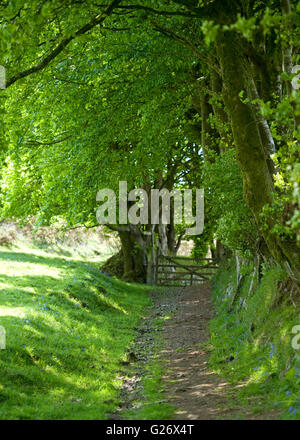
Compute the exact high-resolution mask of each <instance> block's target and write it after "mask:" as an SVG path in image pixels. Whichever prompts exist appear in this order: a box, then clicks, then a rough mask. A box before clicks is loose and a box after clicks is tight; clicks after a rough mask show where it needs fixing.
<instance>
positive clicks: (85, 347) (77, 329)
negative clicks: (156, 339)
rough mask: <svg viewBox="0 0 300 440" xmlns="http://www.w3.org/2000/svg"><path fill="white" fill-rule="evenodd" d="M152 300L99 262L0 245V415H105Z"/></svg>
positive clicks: (111, 407)
mask: <svg viewBox="0 0 300 440" xmlns="http://www.w3.org/2000/svg"><path fill="white" fill-rule="evenodd" d="M149 305H150V298H149V296H148V293H147V288H146V287H143V286H138V285H129V284H127V283H122V282H120V281H117V280H114V279H111V278H109V277H107V276H105V275H103V274H101V273H100V272H99V262H97V263H96V262H95V261H93V262H92V263H90V262H88V261H87V260H85V259H84V258H80V257H79V256H78V255H75V256H74V255H73V256H72V255H69V256H64V255H61V253H60V254H58V253H55V252H52V253H49V251H48V250H47V249H45V250H41V249H39V248H37V247H36V248H32V247H30V248H27V247H26V245H24V244H23V245H22V246H19V247H15V248H10V249H9V248H5V247H0V325H1V326H3V327H4V328H5V330H6V349H5V350H0V369H1V377H0V419H105V418H106V413H107V412H111V411H113V410H114V409H115V407H116V405H117V404H118V393H119V389H120V386H121V381H120V380H116V379H115V377H116V376H118V372H119V370H120V362H122V361H124V360H125V359H126V352H127V349H128V347H129V346H130V345H131V343H132V341H133V339H134V336H135V332H134V328H135V327H136V326H137V325H138V322H139V320H140V318H141V317H142V316H143V314H144V313H145V308H146V307H147V306H149Z"/></svg>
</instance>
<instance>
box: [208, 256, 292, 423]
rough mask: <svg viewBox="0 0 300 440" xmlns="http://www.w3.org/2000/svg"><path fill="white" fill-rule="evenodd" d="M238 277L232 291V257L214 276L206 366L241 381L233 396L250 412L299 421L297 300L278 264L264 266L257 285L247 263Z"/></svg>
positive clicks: (233, 283) (233, 269)
mask: <svg viewBox="0 0 300 440" xmlns="http://www.w3.org/2000/svg"><path fill="white" fill-rule="evenodd" d="M242 275H243V279H242V283H241V286H240V289H239V292H238V293H237V280H236V268H235V262H234V260H233V261H229V262H227V265H226V266H223V267H222V268H221V269H220V270H219V273H218V274H217V276H216V278H215V281H214V286H213V291H214V303H215V310H216V312H217V316H216V317H215V318H214V319H213V320H212V322H211V349H212V355H211V361H210V362H211V366H212V368H213V369H214V370H215V371H217V372H218V373H220V374H222V375H223V376H225V377H226V378H227V379H228V380H229V381H231V382H232V383H235V384H237V383H241V384H242V386H241V387H240V388H239V395H238V396H237V397H238V399H239V400H240V401H241V403H242V404H243V406H250V407H251V409H253V412H254V413H255V412H257V413H260V412H264V411H268V410H273V409H278V410H279V417H281V418H285V419H286V418H291V419H300V391H299V390H300V376H299V373H300V353H299V351H297V350H295V349H293V347H292V339H293V337H294V335H293V334H292V329H293V327H294V326H295V325H299V324H300V322H299V298H297V295H296V294H295V292H294V294H293V293H292V286H291V283H290V282H289V281H288V280H287V276H286V273H285V272H284V271H283V270H282V269H281V268H280V267H279V266H273V267H271V266H270V267H264V270H263V276H262V279H261V280H260V282H259V283H258V281H257V278H255V277H253V268H252V267H251V266H250V265H247V266H244V267H242ZM298 297H299V295H298Z"/></svg>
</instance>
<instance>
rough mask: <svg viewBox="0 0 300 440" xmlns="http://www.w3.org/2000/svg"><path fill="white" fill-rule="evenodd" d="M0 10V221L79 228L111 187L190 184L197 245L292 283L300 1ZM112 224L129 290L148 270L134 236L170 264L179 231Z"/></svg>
mask: <svg viewBox="0 0 300 440" xmlns="http://www.w3.org/2000/svg"><path fill="white" fill-rule="evenodd" d="M0 11H1V17H2V18H1V21H0V34H1V45H0V50H1V60H0V63H1V64H2V65H3V66H4V67H5V68H6V77H7V82H6V89H5V90H1V91H0V105H1V114H2V123H1V134H2V138H1V139H2V140H1V146H2V151H3V154H2V160H3V167H2V196H1V201H2V202H1V203H2V215H3V216H15V217H22V218H29V217H32V216H38V219H39V220H38V221H39V222H40V223H42V222H51V221H53V219H56V218H57V217H62V218H63V219H64V220H65V221H66V224H67V225H68V226H72V227H74V226H77V225H82V224H84V225H86V226H88V227H91V226H93V225H94V224H95V221H96V220H95V211H96V199H95V195H96V192H97V190H98V189H101V188H102V187H109V188H112V189H117V182H118V181H119V180H126V181H128V183H129V186H130V188H134V187H140V188H145V189H146V190H147V191H149V190H150V189H151V188H153V187H157V186H158V187H162V185H166V187H167V188H168V189H170V190H171V189H173V188H181V189H182V188H184V187H188V186H190V187H194V188H195V187H196V188H200V187H201V186H204V187H205V190H206V193H207V205H206V210H207V211H206V212H207V214H208V216H206V220H205V221H206V224H205V230H204V234H203V237H200V238H199V237H198V238H197V239H196V238H195V240H196V242H197V244H196V247H197V246H199V249H200V248H201V249H202V250H201V252H204V249H206V248H207V246H208V245H210V246H211V247H212V249H214V246H215V243H216V240H217V241H218V243H219V244H218V249H220V246H221V247H222V245H225V246H226V247H227V248H228V249H230V250H231V251H234V250H235V249H238V250H239V251H242V252H246V253H247V252H248V256H249V255H251V258H256V256H257V254H260V256H261V257H262V258H263V259H266V260H269V259H271V260H273V261H276V262H278V263H280V264H282V265H283V266H285V268H286V270H287V271H288V273H289V275H290V276H291V277H292V278H293V280H294V281H295V282H298V281H297V279H298V278H299V267H300V252H299V236H300V233H299V210H300V205H299V136H300V129H299V119H300V117H299V115H300V99H299V87H297V84H298V83H297V69H296V70H295V66H297V65H298V64H299V44H300V43H299V42H300V37H299V27H298V25H297V24H298V22H299V12H300V11H299V2H297V1H289V0H281V1H280V0H271V1H270V2H268V5H266V3H265V2H261V1H252V0H248V1H235V2H232V1H229V0H228V1H227V0H225V1H224V0H222V1H221V0H212V1H205V0H204V1H193V0H187V1H170V2H161V1H144V2H141V1H137V2H135V3H134V4H128V3H127V2H125V1H112V2H110V3H109V2H104V3H102V4H100V3H99V4H97V3H95V2H90V1H87V2H81V1H74V2H73V1H69V2H61V1H55V2H47V1H46V2H44V1H43V2H42V1H40V2H39V1H34V2H31V3H30V4H27V3H24V2H22V1H18V2H10V1H7V2H5V3H4V4H3V5H1V6H0ZM222 181H223V187H222V184H221V182H222ZM231 182H234V184H231ZM224 188H230V191H232V193H231V194H232V197H231V199H230V197H229V196H228V197H227V195H226V194H225V190H224ZM242 189H243V197H241V196H242V193H241V190H242ZM238 195H239V196H238ZM224 200H226V206H227V212H225V211H224V210H222V207H223V206H225V205H224ZM233 200H234V201H235V202H234V203H233ZM231 202H232V203H231ZM237 225H240V227H238V226H237ZM110 227H111V228H112V229H114V230H118V232H119V233H120V237H121V241H122V247H123V254H124V261H125V263H124V273H125V274H126V277H129V278H130V277H131V278H133V279H134V278H136V277H137V278H138V277H139V275H140V274H141V272H143V271H145V267H144V266H145V265H144V260H145V258H146V260H147V259H149V258H150V254H149V252H150V251H149V249H150V250H151V246H150V248H149V247H148V244H149V242H151V240H149V238H147V237H149V235H147V233H149V232H150V233H151V234H154V233H156V234H158V239H159V241H162V240H165V241H166V243H167V251H168V252H173V253H174V252H176V248H177V247H178V244H179V243H180V240H181V238H182V236H183V234H184V228H177V230H176V231H175V228H174V225H173V224H171V225H170V227H169V228H167V229H166V230H165V231H163V230H162V229H160V230H159V228H157V229H156V231H155V230H154V229H153V230H151V227H149V228H148V230H147V228H144V227H142V226H139V227H133V226H132V225H131V226H128V227H126V228H120V225H118V224H115V225H110ZM233 228H235V230H234V231H233ZM145 232H146V234H145ZM151 234H150V235H151ZM245 237H247V239H245ZM137 249H138V251H137ZM150 253H151V252H150ZM138 274H139V275H138ZM145 277H146V276H145V273H144V275H143V276H142V277H141V279H142V280H143V281H145Z"/></svg>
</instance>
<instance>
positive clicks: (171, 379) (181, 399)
mask: <svg viewBox="0 0 300 440" xmlns="http://www.w3.org/2000/svg"><path fill="white" fill-rule="evenodd" d="M153 300H154V304H155V310H154V316H158V315H162V316H164V315H165V314H166V312H167V313H171V314H172V316H171V318H170V319H168V320H165V325H164V327H163V329H162V330H161V335H162V337H163V340H164V344H163V345H164V348H163V349H162V350H161V351H160V353H159V355H160V356H161V358H162V359H165V362H166V373H165V375H164V377H163V381H164V389H165V396H166V399H167V401H168V402H169V403H171V404H172V405H173V406H174V407H175V408H176V411H175V414H174V416H173V417H172V420H180V419H181V420H217V419H241V418H242V419H263V420H266V419H276V418H278V411H272V412H269V413H268V414H255V415H254V414H253V412H252V411H251V410H250V409H249V410H245V409H243V408H241V405H240V403H239V402H238V401H237V400H236V397H234V395H235V391H236V389H235V388H233V386H232V384H229V383H227V382H226V380H224V379H222V377H220V376H219V375H217V374H215V373H213V372H212V371H210V369H209V366H208V360H209V353H208V351H207V350H205V348H203V347H204V346H205V343H207V341H208V323H209V321H210V319H211V318H212V303H211V291H210V288H209V286H208V285H206V284H203V285H201V286H193V287H186V288H183V289H177V291H176V294H175V295H174V289H172V294H170V295H163V296H162V295H161V294H158V293H157V292H153ZM151 319H153V317H152V318H151V317H150V319H148V320H146V322H145V323H144V326H143V327H142V328H141V329H139V331H140V337H139V338H138V339H137V341H136V344H135V347H134V352H135V353H136V354H137V358H138V359H139V363H138V367H135V368H136V370H135V375H134V376H133V381H131V383H130V384H128V380H127V382H125V383H124V390H123V400H124V403H123V404H122V407H121V408H120V412H122V410H124V409H132V408H134V404H135V403H133V402H136V398H137V395H138V394H139V393H140V387H141V384H140V378H141V375H142V374H143V373H142V371H143V363H146V362H147V359H146V358H145V357H143V356H145V350H143V351H142V352H143V355H142V356H141V354H140V353H141V347H144V346H145V344H147V347H148V349H147V355H146V357H147V356H151V352H152V350H153V338H152V336H151ZM149 326H150V327H149ZM145 338H146V339H145ZM238 386H242V384H240V385H238ZM111 416H112V417H111V418H120V416H119V417H118V416H117V414H114V415H111Z"/></svg>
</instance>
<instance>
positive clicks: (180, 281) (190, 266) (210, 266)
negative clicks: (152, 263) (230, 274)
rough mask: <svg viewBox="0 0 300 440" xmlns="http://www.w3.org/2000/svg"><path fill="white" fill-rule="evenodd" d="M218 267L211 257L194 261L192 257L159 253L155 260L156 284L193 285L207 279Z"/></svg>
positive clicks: (169, 285)
mask: <svg viewBox="0 0 300 440" xmlns="http://www.w3.org/2000/svg"><path fill="white" fill-rule="evenodd" d="M217 269H218V264H217V262H216V261H215V260H213V259H212V258H202V259H201V260H200V261H199V263H196V262H195V260H194V259H193V258H192V257H181V256H177V257H166V256H163V255H159V256H158V257H157V261H156V284H157V285H158V286H166V287H172V286H193V285H197V284H202V283H203V282H205V281H209V280H210V279H211V277H212V276H213V275H214V274H215V272H216V270H217Z"/></svg>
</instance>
